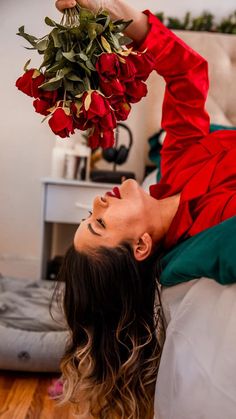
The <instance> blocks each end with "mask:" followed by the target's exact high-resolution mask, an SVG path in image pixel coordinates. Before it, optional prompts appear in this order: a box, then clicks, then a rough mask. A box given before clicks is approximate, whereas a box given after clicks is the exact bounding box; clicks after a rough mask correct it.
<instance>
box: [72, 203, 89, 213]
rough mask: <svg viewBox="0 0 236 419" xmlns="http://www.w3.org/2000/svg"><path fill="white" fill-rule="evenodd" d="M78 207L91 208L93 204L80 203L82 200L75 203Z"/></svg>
mask: <svg viewBox="0 0 236 419" xmlns="http://www.w3.org/2000/svg"><path fill="white" fill-rule="evenodd" d="M75 206H76V208H80V209H85V210H88V211H89V210H91V205H88V204H80V202H76V203H75Z"/></svg>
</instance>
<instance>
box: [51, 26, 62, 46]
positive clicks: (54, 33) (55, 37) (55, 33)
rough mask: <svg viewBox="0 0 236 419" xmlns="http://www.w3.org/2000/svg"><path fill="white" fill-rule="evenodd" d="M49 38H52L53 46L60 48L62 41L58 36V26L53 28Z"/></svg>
mask: <svg viewBox="0 0 236 419" xmlns="http://www.w3.org/2000/svg"><path fill="white" fill-rule="evenodd" d="M50 36H51V38H52V39H53V43H54V47H55V48H61V47H62V43H61V41H60V39H59V37H58V28H54V29H53V30H52V31H51V33H50Z"/></svg>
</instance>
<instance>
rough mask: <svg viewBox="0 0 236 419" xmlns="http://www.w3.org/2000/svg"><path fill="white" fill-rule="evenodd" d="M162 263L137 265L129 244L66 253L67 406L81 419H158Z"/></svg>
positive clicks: (62, 275)
mask: <svg viewBox="0 0 236 419" xmlns="http://www.w3.org/2000/svg"><path fill="white" fill-rule="evenodd" d="M156 259H157V256H156V252H155V254H154V255H152V256H151V257H150V258H148V259H147V260H145V261H144V262H141V263H140V262H137V261H136V260H135V258H134V255H133V250H132V248H131V247H130V245H129V244H128V243H123V244H121V245H119V246H118V247H116V248H107V247H100V248H98V249H96V250H94V251H92V252H89V253H85V252H78V251H76V250H75V249H74V247H71V248H70V249H69V250H68V251H67V254H66V256H65V258H64V262H63V264H62V267H61V270H60V273H59V277H58V279H59V282H61V281H63V282H64V283H65V288H64V296H63V308H64V313H65V317H66V320H67V323H68V326H69V329H70V339H69V341H68V345H67V349H66V352H65V354H64V356H63V358H62V362H61V370H62V374H63V380H64V389H63V395H62V397H61V402H62V403H64V402H68V401H70V402H72V403H73V404H74V405H75V408H76V409H75V410H76V413H77V415H78V418H80V419H88V418H99V419H111V418H112V419H116V418H119V419H151V418H153V414H154V413H153V410H154V407H153V406H154V392H155V382H156V378H157V372H158V367H159V361H160V356H161V350H162V346H163V331H164V327H163V316H162V308H161V303H160V295H159V290H158V286H157V283H156V269H155V266H156ZM157 300H158V301H157Z"/></svg>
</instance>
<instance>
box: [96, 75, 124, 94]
mask: <svg viewBox="0 0 236 419" xmlns="http://www.w3.org/2000/svg"><path fill="white" fill-rule="evenodd" d="M99 84H100V88H101V91H102V92H103V93H104V95H105V96H107V97H110V96H118V97H120V96H123V95H124V91H125V88H124V86H123V85H122V84H121V82H120V81H119V80H117V79H114V80H111V81H109V82H105V81H103V80H102V79H100V83H99Z"/></svg>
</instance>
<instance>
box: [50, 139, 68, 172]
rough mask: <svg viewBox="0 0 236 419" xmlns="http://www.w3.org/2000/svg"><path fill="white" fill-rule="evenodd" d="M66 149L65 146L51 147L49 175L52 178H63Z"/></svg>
mask: <svg viewBox="0 0 236 419" xmlns="http://www.w3.org/2000/svg"><path fill="white" fill-rule="evenodd" d="M66 151H67V150H66V149H65V148H63V147H57V146H55V147H54V148H53V149H52V163H51V176H52V177H53V178H63V176H64V167H65V153H66Z"/></svg>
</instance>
